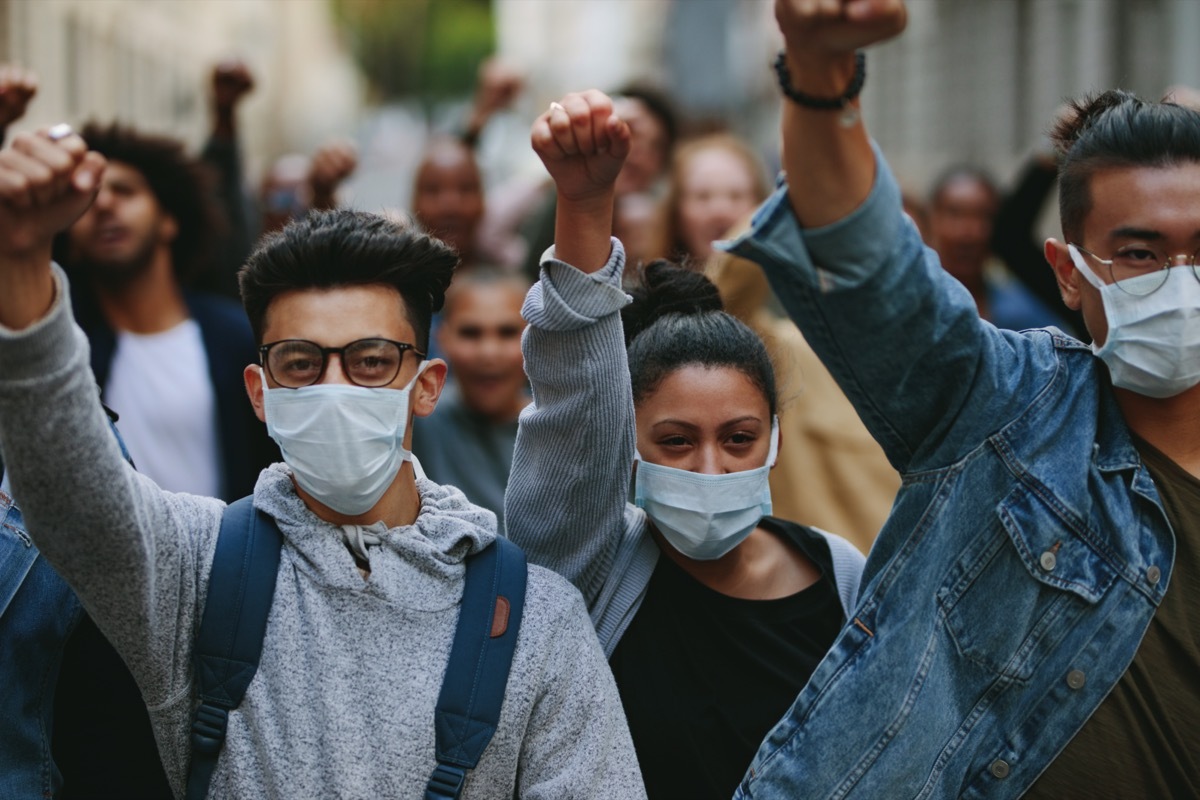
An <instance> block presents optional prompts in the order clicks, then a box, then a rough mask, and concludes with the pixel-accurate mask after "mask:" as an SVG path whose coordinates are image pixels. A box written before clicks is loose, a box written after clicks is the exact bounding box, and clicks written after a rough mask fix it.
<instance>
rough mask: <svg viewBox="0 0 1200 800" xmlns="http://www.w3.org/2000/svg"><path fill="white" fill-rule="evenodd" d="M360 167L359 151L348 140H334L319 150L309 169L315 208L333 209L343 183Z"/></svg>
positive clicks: (314, 154)
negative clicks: (334, 200) (334, 199)
mask: <svg viewBox="0 0 1200 800" xmlns="http://www.w3.org/2000/svg"><path fill="white" fill-rule="evenodd" d="M357 167H358V150H357V148H355V146H354V143H353V142H351V141H350V140H348V139H334V140H332V141H329V142H326V143H325V144H323V145H321V146H320V147H319V148H317V151H316V152H315V153H313V155H312V161H311V162H310V164H309V167H308V185H309V188H310V189H311V190H312V196H313V206H314V207H315V208H332V207H333V205H334V203H333V196H334V194H335V193H336V192H337V188H338V186H340V185H341V184H342V181H344V180H346V178H349V177H350V175H351V174H352V173H353V172H354V170H355V168H357Z"/></svg>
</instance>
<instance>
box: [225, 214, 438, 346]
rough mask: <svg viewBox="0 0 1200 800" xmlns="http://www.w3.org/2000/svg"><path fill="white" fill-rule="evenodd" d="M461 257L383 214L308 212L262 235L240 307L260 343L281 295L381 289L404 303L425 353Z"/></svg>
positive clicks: (246, 270)
mask: <svg viewBox="0 0 1200 800" xmlns="http://www.w3.org/2000/svg"><path fill="white" fill-rule="evenodd" d="M457 265H458V256H457V255H456V254H455V252H454V251H453V250H452V249H451V248H450V246H449V245H447V244H445V243H444V242H442V241H441V240H440V239H435V238H434V237H432V236H429V235H427V234H424V233H421V232H420V231H418V230H416V229H415V228H413V227H410V226H406V225H403V224H401V223H398V222H394V221H392V220H390V219H388V218H386V217H382V216H379V215H378V214H368V213H366V212H364V211H352V210H350V209H344V208H339V209H334V210H332V211H314V212H310V213H309V214H308V215H307V216H305V217H304V218H302V219H296V220H292V221H291V222H289V223H288V224H287V226H285V227H284V228H283V230H281V231H278V232H277V233H272V234H270V235H268V236H265V237H263V239H262V241H261V242H260V243H259V245H258V248H257V249H256V250H255V251H254V253H252V254H251V255H250V258H249V259H248V260H247V261H246V265H245V266H244V267H242V269H241V270H240V271H239V272H238V283H239V285H240V287H241V291H242V305H243V306H245V308H246V316H248V317H249V318H250V327H251V328H253V329H254V336H255V338H256V339H257V340H258V342H259V344H262V340H263V339H262V335H263V328H264V327H265V320H266V314H267V308H268V306H270V304H271V301H272V300H274V299H275V298H276V297H278V296H279V295H281V294H283V293H284V292H290V291H295V290H297V289H327V288H335V287H339V286H365V285H372V284H382V285H384V286H391V287H393V288H395V289H396V291H398V292H399V293H400V297H401V298H403V300H404V308H405V311H406V312H407V316H408V322H409V323H410V324H411V325H412V326H413V330H414V331H415V332H416V339H417V341H415V342H414V343H413V344H415V345H416V346H417V349H419V350H421V351H422V352H428V348H429V325H430V321H431V320H432V319H433V314H434V312H436V311H439V310H440V309H441V308H442V305H443V304H444V303H445V300H446V288H447V287H448V286H449V285H450V279H451V278H452V277H453V275H454V268H455V267H456V266H457Z"/></svg>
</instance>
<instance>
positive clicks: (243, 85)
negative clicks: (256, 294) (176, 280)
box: [191, 58, 358, 298]
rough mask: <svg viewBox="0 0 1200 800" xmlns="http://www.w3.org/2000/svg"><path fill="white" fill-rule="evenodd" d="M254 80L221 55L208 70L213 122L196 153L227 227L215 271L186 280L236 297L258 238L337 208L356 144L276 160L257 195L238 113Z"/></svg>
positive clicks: (339, 142) (343, 142) (338, 143)
mask: <svg viewBox="0 0 1200 800" xmlns="http://www.w3.org/2000/svg"><path fill="white" fill-rule="evenodd" d="M254 85H255V81H254V74H253V73H252V72H251V70H250V68H249V66H247V65H246V63H245V62H244V61H242V60H240V59H236V58H230V59H226V60H224V61H221V62H220V63H218V64H217V65H216V66H214V67H213V70H212V73H211V86H210V92H209V95H210V98H211V101H212V118H213V127H212V131H211V133H210V134H209V137H208V141H207V142H205V145H204V149H203V151H201V154H200V158H201V160H202V161H203V162H204V163H205V164H206V165H207V166H208V167H209V168H211V170H212V171H213V173H214V175H215V179H216V183H215V186H214V196H215V198H216V200H217V202H218V204H219V206H220V209H221V211H222V212H224V220H225V231H224V232H223V234H222V236H221V237H220V238H219V239H218V243H217V245H216V246H215V247H214V248H213V249H214V253H213V259H214V262H215V265H214V266H215V268H214V269H213V270H211V271H206V272H205V273H204V274H202V275H200V276H197V277H198V280H193V281H192V282H191V285H192V286H194V287H195V288H199V289H207V290H211V291H216V292H220V293H221V294H225V295H228V296H230V297H234V298H237V297H238V286H237V271H238V270H239V269H241V266H242V264H243V263H245V261H246V258H247V257H248V256H249V255H250V251H251V249H253V247H254V244H255V242H256V241H257V240H258V238H259V237H260V236H261V235H262V234H264V233H271V232H273V231H277V230H279V229H281V228H282V227H283V226H284V225H286V224H287V223H288V222H289V221H290V220H292V219H295V218H296V217H299V216H302V215H303V214H306V213H307V212H308V211H309V210H310V209H317V210H326V209H330V208H336V207H337V205H338V199H337V193H338V189H339V188H340V187H341V185H342V184H343V183H344V182H345V181H346V180H347V179H348V178H349V177H350V176H351V175H352V174H353V173H354V170H355V169H356V168H357V166H358V154H357V150H356V148H355V147H354V144H353V143H352V142H350V141H349V140H347V139H341V138H335V139H331V140H330V141H328V142H326V143H324V144H323V145H321V146H320V147H319V148H317V150H316V151H315V152H313V154H312V155H311V156H305V155H301V154H297V153H291V154H286V155H283V156H280V157H279V158H277V159H276V160H275V161H274V162H272V164H271V166H270V167H269V168H268V169H267V171H266V173H265V174H264V175H263V179H262V182H261V184H260V186H259V191H258V193H257V197H255V196H254V194H253V193H252V192H250V191H248V189H247V186H246V178H245V173H244V170H243V166H242V157H241V148H240V142H239V137H240V128H239V125H238V117H237V112H238V108H239V106H241V104H242V102H243V101H244V100H245V99H246V98H247V97H248V96H249V95H250V94H251V93H252V92H253V91H254Z"/></svg>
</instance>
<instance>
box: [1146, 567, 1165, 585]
mask: <svg viewBox="0 0 1200 800" xmlns="http://www.w3.org/2000/svg"><path fill="white" fill-rule="evenodd" d="M1161 577H1162V570H1161V569H1159V568H1158V567H1151V568H1150V569H1148V570H1146V582H1147V583H1149V584H1150V585H1151V586H1157V585H1158V580H1159V578H1161Z"/></svg>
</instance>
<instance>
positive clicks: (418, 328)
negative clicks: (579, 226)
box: [0, 126, 644, 800]
mask: <svg viewBox="0 0 1200 800" xmlns="http://www.w3.org/2000/svg"><path fill="white" fill-rule="evenodd" d="M104 167H105V162H104V159H103V157H101V156H100V155H99V154H97V153H94V152H88V150H87V145H86V144H85V143H84V142H83V140H82V139H80V138H79V137H77V136H75V135H74V134H72V133H71V132H70V131H69V129H62V127H60V126H56V128H53V129H51V130H50V131H43V132H40V133H38V134H27V135H23V136H21V137H18V138H17V139H16V141H15V142H14V144H13V146H12V147H11V148H9V149H6V150H3V151H0V445H2V447H3V450H4V453H5V456H6V459H8V460H9V462H10V467H11V478H12V485H13V488H14V491H15V492H16V493H17V494H18V495H19V496H21V497H22V499H23V511H24V512H25V516H26V519H27V521H28V530H29V532H30V534H31V536H32V537H33V538H34V540H35V541H36V543H37V544H38V546H39V547H40V548H41V550H42V552H43V553H44V554H45V555H46V557H47V559H49V560H50V561H51V563H52V564H53V565H54V566H55V567H56V569H58V570H59V572H60V573H61V574H62V575H63V576H64V577H65V578H66V579H67V581H68V582H69V583H71V584H72V586H73V587H74V588H75V589H76V591H77V592H78V594H79V596H80V597H81V599H82V601H83V603H84V605H85V606H86V607H87V608H88V610H89V612H91V613H92V615H93V616H94V617H95V619H96V620H97V624H98V625H99V626H100V628H101V630H102V631H103V632H104V633H105V635H106V636H107V637H108V638H109V639H110V640H111V641H112V642H113V644H114V645H115V647H116V648H117V650H118V651H119V652H120V653H121V654H122V655H123V656H124V658H125V660H126V661H127V663H128V664H129V667H130V671H131V672H132V673H133V675H134V677H135V678H136V679H137V682H138V685H139V687H140V689H141V691H142V695H143V697H144V699H145V701H146V705H147V706H148V708H149V710H150V716H151V721H152V723H153V725H154V728H155V733H156V736H157V739H158V743H159V747H160V751H161V754H162V756H163V761H164V766H165V767H166V772H167V776H168V778H169V780H170V782H171V784H172V788H173V790H174V792H175V795H176V796H177V797H182V796H183V788H184V785H185V776H186V775H187V773H188V767H189V761H190V759H191V750H190V741H189V725H190V722H191V717H192V712H193V709H194V707H195V706H196V705H197V703H198V702H199V701H198V698H197V697H196V691H197V690H196V674H195V669H196V668H195V667H194V666H193V661H192V654H193V649H194V648H193V637H194V636H195V634H196V627H197V625H198V622H199V619H200V615H201V612H202V610H203V607H204V604H205V596H206V589H207V585H208V583H207V578H208V576H209V573H210V568H211V565H212V563H213V560H214V549H215V546H216V537H217V533H218V531H219V528H220V523H221V518H222V513H223V511H224V503H223V502H221V501H219V500H216V499H212V498H203V497H198V496H195V495H188V494H174V493H171V492H166V491H164V490H162V489H160V488H159V487H158V486H156V485H155V484H154V483H153V482H152V481H151V480H149V479H148V478H146V477H145V476H143V475H140V474H138V473H136V472H134V471H133V470H132V469H131V468H129V467H128V465H127V464H125V463H124V462H123V461H122V460H121V456H120V453H119V452H118V448H117V445H116V444H115V442H114V441H113V437H112V436H111V435H110V434H109V432H108V429H107V424H106V422H105V418H104V414H103V411H102V409H101V406H100V403H99V401H98V398H97V397H96V392H95V387H94V384H93V381H92V377H91V373H90V370H89V369H88V358H87V347H86V342H85V340H84V338H83V336H82V334H81V333H80V332H79V330H78V329H77V328H76V327H74V326H73V324H72V322H71V308H70V302H69V296H68V294H67V279H66V276H65V274H64V273H63V272H62V271H61V270H59V269H57V268H56V267H53V266H52V264H51V261H50V249H51V241H52V238H53V236H54V234H55V233H56V232H57V231H59V230H61V229H63V228H64V227H66V226H68V225H70V224H71V223H72V222H73V221H74V220H75V219H76V218H78V217H79V215H80V214H82V213H83V212H84V211H85V210H86V209H87V208H88V206H89V204H90V203H91V202H92V201H93V199H94V197H95V195H96V192H97V190H98V187H99V186H100V185H101V181H102V178H103V173H104ZM456 261H457V257H456V256H455V255H454V253H453V252H452V251H451V250H450V249H449V248H448V247H446V246H445V245H444V244H442V243H441V242H439V241H437V240H436V239H432V238H430V237H428V236H425V235H423V234H419V233H416V232H414V231H412V230H410V229H406V228H403V227H400V226H398V225H396V224H394V223H392V222H390V221H388V220H386V219H384V218H382V217H378V216H375V215H370V214H362V213H357V212H352V211H331V212H323V213H315V214H312V215H309V216H308V217H307V218H306V219H304V220H301V221H298V222H295V223H293V224H292V225H290V226H288V227H287V228H285V229H284V230H283V231H282V232H280V233H278V234H275V235H273V236H271V237H269V238H268V239H266V240H265V241H264V242H263V244H262V245H261V246H260V248H259V249H258V250H257V251H256V252H255V254H254V255H253V256H251V258H250V260H249V261H248V263H247V265H246V266H245V267H244V268H243V270H242V273H241V288H242V296H243V302H244V305H245V307H246V311H247V315H248V316H249V318H250V324H251V327H252V329H253V330H254V333H255V337H256V339H257V341H258V343H259V345H260V352H261V364H250V365H248V366H246V368H245V371H244V378H245V384H246V388H247V390H248V392H249V394H250V399H251V402H252V404H253V407H254V409H255V411H256V413H257V415H258V416H259V418H260V419H261V420H263V421H264V422H265V423H266V425H267V429H268V431H269V432H270V434H271V436H272V437H273V438H274V439H275V440H276V442H278V443H279V445H280V449H281V451H282V453H283V456H284V461H285V462H286V463H285V464H276V465H273V466H272V467H270V468H268V469H266V470H263V472H262V473H261V475H260V476H259V479H258V484H257V486H256V487H255V491H254V506H255V508H257V509H258V510H259V511H262V512H264V513H266V514H268V515H269V516H270V517H271V518H272V519H273V520H274V522H275V524H276V525H277V526H278V528H279V530H280V532H281V534H282V539H283V544H282V551H281V554H280V562H279V569H278V572H277V579H276V584H275V591H274V598H273V602H272V604H271V606H270V617H269V619H268V621H267V624H266V632H265V635H264V638H263V650H262V657H261V663H260V664H259V666H258V669H257V672H255V673H254V678H253V680H252V682H251V683H250V684H249V688H248V690H247V692H246V695H245V699H244V700H243V701H242V703H241V705H240V706H238V707H237V708H236V709H234V710H233V711H231V712H229V715H228V730H227V734H226V738H225V741H224V746H223V749H222V750H221V751H220V756H219V760H218V761H217V762H216V768H215V772H214V773H213V777H212V781H211V783H210V784H209V790H208V796H212V797H245V798H258V797H264V796H271V797H420V796H423V795H424V793H425V789H426V785H427V782H428V781H429V780H430V775H431V773H432V772H433V769H434V766H435V764H437V763H438V761H437V760H436V759H435V756H434V752H435V731H434V718H435V716H434V708H435V704H436V703H437V701H438V695H439V688H440V686H441V681H442V677H443V675H444V673H445V672H446V666H447V661H448V658H449V654H450V650H451V645H452V641H453V640H454V638H455V625H456V622H457V618H458V615H459V605H460V600H461V598H462V593H463V584H464V581H463V574H464V560H465V559H466V558H467V557H468V556H469V555H471V554H474V553H477V552H479V551H481V550H483V549H484V548H487V547H490V546H494V545H493V542H494V540H495V539H496V523H495V516H494V515H493V514H492V513H491V512H488V511H486V510H484V509H481V508H479V507H478V506H474V505H472V504H471V503H469V502H468V501H467V500H466V498H465V497H464V496H463V495H462V493H461V492H459V491H458V490H457V489H455V488H453V487H449V486H440V485H438V484H435V483H433V482H431V481H428V480H424V479H418V478H417V477H416V476H415V475H414V472H413V468H412V465H411V464H410V463H409V459H410V457H411V456H410V453H409V447H410V442H411V425H410V423H411V421H412V419H413V418H414V417H424V416H427V415H428V414H430V413H431V412H432V411H433V409H434V406H435V405H436V403H437V400H438V396H439V394H440V393H441V390H442V386H443V383H444V381H445V376H446V365H445V363H444V362H442V361H440V360H439V359H432V360H426V359H425V356H424V354H425V352H426V348H427V345H428V338H429V324H430V318H431V316H432V314H433V312H434V310H436V309H437V308H439V307H440V306H441V304H442V301H443V295H444V293H445V290H446V287H447V285H448V284H449V281H450V276H451V274H452V271H453V268H454V265H455V263H456ZM498 619H500V618H499V617H498ZM495 624H497V623H495V622H494V623H493V625H495ZM493 631H495V628H493ZM501 632H502V631H501ZM496 635H500V634H499V633H496V632H494V633H493V636H496ZM439 735H440V734H439ZM425 796H438V797H441V796H442V795H439V794H437V793H436V792H435V793H434V794H432V795H425ZM445 796H446V797H450V796H452V795H451V794H449V793H448V794H446V795H445ZM453 796H458V795H453ZM461 797H463V798H476V799H477V800H478V799H479V798H496V800H500V799H501V798H504V799H505V800H507V799H508V798H512V797H522V798H559V797H576V798H609V797H618V798H625V797H632V798H638V797H644V789H643V788H642V784H641V777H640V773H639V771H638V766H637V761H636V757H635V755H634V752H633V746H632V742H631V741H630V738H629V731H628V728H627V726H626V723H625V719H624V715H623V713H622V710H621V704H620V700H619V698H618V696H617V693H616V687H615V685H614V683H613V678H612V674H611V672H610V671H609V669H608V666H607V664H606V663H605V660H604V656H603V654H602V652H601V650H600V647H599V644H598V642H597V640H596V637H595V633H594V631H593V628H592V625H591V623H590V621H589V620H588V617H587V613H586V611H585V609H584V606H583V602H582V599H581V598H580V596H579V594H578V592H577V591H575V590H574V589H573V588H572V587H571V586H570V585H569V584H567V583H566V581H564V580H563V579H561V578H559V577H558V576H556V575H554V574H552V573H550V572H548V571H546V570H543V569H539V568H537V567H534V566H530V567H529V573H528V583H527V587H526V593H525V601H524V605H523V614H522V618H521V624H520V629H519V637H518V639H517V643H516V650H515V655H514V657H513V661H512V667H511V672H510V674H509V679H508V684H507V687H506V689H505V692H504V704H503V707H502V710H501V711H500V714H499V721H498V724H497V726H496V731H495V734H494V735H493V737H492V738H491V742H490V744H489V745H488V747H487V749H486V750H485V751H484V753H483V756H482V759H481V760H480V761H479V763H478V766H477V767H475V768H474V769H472V770H470V771H468V772H467V774H466V779H465V784H463V789H462V794H461Z"/></svg>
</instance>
